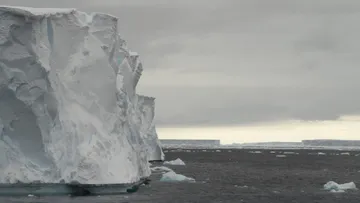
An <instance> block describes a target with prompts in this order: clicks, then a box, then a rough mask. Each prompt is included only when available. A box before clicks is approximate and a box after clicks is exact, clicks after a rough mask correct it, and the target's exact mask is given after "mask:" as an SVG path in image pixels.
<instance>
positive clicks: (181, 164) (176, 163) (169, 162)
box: [164, 158, 185, 166]
mask: <svg viewBox="0 0 360 203" xmlns="http://www.w3.org/2000/svg"><path fill="white" fill-rule="evenodd" d="M164 165H178V166H185V162H183V161H182V160H181V159H180V158H177V159H176V160H173V161H165V162H164Z"/></svg>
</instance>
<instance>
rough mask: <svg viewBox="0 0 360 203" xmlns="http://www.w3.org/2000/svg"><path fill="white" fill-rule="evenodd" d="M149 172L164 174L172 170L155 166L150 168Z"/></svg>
mask: <svg viewBox="0 0 360 203" xmlns="http://www.w3.org/2000/svg"><path fill="white" fill-rule="evenodd" d="M151 171H153V172H158V171H160V172H163V171H164V172H169V171H173V170H172V169H170V168H168V167H166V166H156V167H153V168H151Z"/></svg>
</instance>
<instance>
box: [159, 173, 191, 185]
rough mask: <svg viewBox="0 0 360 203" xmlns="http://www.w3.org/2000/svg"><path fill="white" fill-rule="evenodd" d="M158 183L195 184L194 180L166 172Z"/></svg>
mask: <svg viewBox="0 0 360 203" xmlns="http://www.w3.org/2000/svg"><path fill="white" fill-rule="evenodd" d="M160 181H162V182H195V179H194V178H189V177H186V176H184V175H181V174H177V173H175V172H174V171H170V172H167V173H165V174H163V175H162V177H161V179H160Z"/></svg>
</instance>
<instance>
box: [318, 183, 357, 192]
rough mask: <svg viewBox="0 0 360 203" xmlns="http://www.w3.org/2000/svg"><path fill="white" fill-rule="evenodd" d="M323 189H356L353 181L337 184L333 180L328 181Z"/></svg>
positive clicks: (339, 190) (340, 190)
mask: <svg viewBox="0 0 360 203" xmlns="http://www.w3.org/2000/svg"><path fill="white" fill-rule="evenodd" d="M324 189H325V190H328V191H330V192H345V191H346V190H357V188H356V185H355V183H354V182H350V183H344V184H338V183H336V182H334V181H329V182H327V183H326V184H325V185H324Z"/></svg>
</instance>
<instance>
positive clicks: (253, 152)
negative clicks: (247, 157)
mask: <svg viewBox="0 0 360 203" xmlns="http://www.w3.org/2000/svg"><path fill="white" fill-rule="evenodd" d="M249 153H250V154H261V153H262V151H250V152H249Z"/></svg>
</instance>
